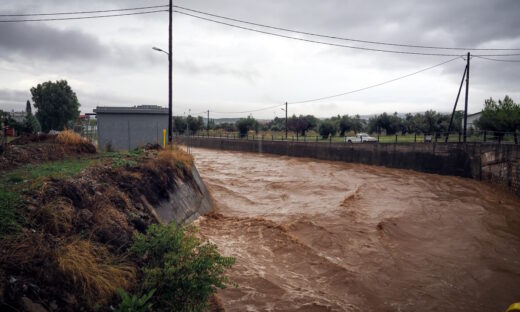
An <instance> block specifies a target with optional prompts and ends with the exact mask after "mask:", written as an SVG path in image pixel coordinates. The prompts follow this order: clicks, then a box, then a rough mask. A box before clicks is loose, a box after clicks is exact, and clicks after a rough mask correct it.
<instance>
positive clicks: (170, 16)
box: [168, 0, 173, 143]
mask: <svg viewBox="0 0 520 312" xmlns="http://www.w3.org/2000/svg"><path fill="white" fill-rule="evenodd" d="M172 6H173V5H172V0H170V11H169V29H168V34H169V39H168V143H171V142H172V138H173V135H172V83H173V82H172Z"/></svg>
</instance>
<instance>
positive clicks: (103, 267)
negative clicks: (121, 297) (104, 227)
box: [56, 238, 136, 304]
mask: <svg viewBox="0 0 520 312" xmlns="http://www.w3.org/2000/svg"><path fill="white" fill-rule="evenodd" d="M56 260H57V262H58V265H59V269H60V270H61V272H62V273H63V274H65V276H67V277H68V278H70V280H71V281H72V284H73V285H74V286H75V288H76V289H77V290H78V291H80V292H81V293H82V294H83V295H84V296H86V297H87V298H88V299H89V300H90V301H91V302H92V303H97V304H103V303H106V302H108V301H109V300H110V299H111V298H112V297H113V296H114V295H115V294H117V290H118V289H119V288H123V289H128V288H129V287H130V286H131V285H133V284H135V281H136V269H135V267H134V266H132V265H130V264H128V263H124V262H123V261H121V259H116V258H115V257H114V256H112V255H111V254H110V253H109V251H108V249H107V248H106V247H104V246H101V245H99V244H96V243H94V242H91V241H87V240H83V239H79V238H76V239H74V240H72V241H71V242H70V243H68V244H66V245H63V246H61V247H60V248H59V249H58V250H57V252H56Z"/></svg>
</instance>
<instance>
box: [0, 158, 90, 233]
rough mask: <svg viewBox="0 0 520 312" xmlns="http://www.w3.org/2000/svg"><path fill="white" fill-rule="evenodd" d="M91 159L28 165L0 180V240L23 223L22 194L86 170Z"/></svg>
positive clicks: (16, 230) (15, 230) (5, 174)
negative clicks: (45, 183) (47, 180)
mask: <svg viewBox="0 0 520 312" xmlns="http://www.w3.org/2000/svg"><path fill="white" fill-rule="evenodd" d="M93 162H94V160H93V159H69V160H61V161H54V162H48V163H43V164H31V165H26V166H24V167H21V168H17V169H14V170H11V171H8V172H6V173H4V174H3V176H2V177H1V178H0V237H2V236H4V235H9V234H15V233H16V232H18V231H19V230H20V228H21V226H22V225H23V224H24V223H25V220H24V217H23V215H22V212H21V210H22V208H23V205H24V204H23V193H24V192H26V191H30V190H34V189H36V188H37V187H39V186H41V185H42V184H43V181H44V180H45V179H48V178H66V177H70V176H74V175H76V174H78V173H79V172H80V171H81V170H83V169H85V168H86V167H88V166H90V165H91V164H92V163H93Z"/></svg>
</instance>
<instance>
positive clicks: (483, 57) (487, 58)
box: [475, 55, 520, 63]
mask: <svg viewBox="0 0 520 312" xmlns="http://www.w3.org/2000/svg"><path fill="white" fill-rule="evenodd" d="M475 56H476V57H478V58H481V59H483V60H488V61H495V62H511V63H517V62H520V60H505V59H503V60H501V59H496V58H489V57H485V56H479V55H475Z"/></svg>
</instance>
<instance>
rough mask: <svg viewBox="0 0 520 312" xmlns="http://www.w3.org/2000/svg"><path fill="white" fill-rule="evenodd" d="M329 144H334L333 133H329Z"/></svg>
mask: <svg viewBox="0 0 520 312" xmlns="http://www.w3.org/2000/svg"><path fill="white" fill-rule="evenodd" d="M329 144H332V134H329Z"/></svg>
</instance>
